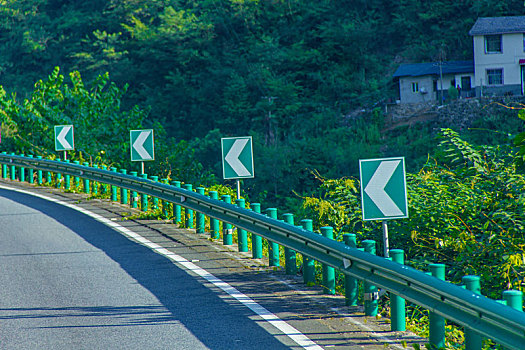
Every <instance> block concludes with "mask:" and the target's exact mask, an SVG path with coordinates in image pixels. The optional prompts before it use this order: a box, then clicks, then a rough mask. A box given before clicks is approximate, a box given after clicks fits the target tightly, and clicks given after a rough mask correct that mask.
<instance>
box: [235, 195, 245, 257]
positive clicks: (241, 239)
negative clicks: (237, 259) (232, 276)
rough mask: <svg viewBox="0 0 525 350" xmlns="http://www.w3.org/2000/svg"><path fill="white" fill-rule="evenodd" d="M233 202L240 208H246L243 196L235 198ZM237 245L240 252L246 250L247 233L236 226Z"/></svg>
mask: <svg viewBox="0 0 525 350" xmlns="http://www.w3.org/2000/svg"><path fill="white" fill-rule="evenodd" d="M235 204H237V206H239V207H241V208H246V201H245V200H244V198H239V199H236V200H235ZM237 246H238V247H239V251H240V252H247V251H248V233H247V232H246V230H243V229H241V228H237Z"/></svg>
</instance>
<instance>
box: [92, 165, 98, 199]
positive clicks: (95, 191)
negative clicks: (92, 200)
mask: <svg viewBox="0 0 525 350" xmlns="http://www.w3.org/2000/svg"><path fill="white" fill-rule="evenodd" d="M92 167H93V168H94V169H98V164H93V166H92ZM99 185H100V184H99V183H98V182H96V181H93V182H91V193H92V194H93V195H95V196H96V195H97V194H98V186H99Z"/></svg>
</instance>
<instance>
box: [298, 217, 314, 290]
mask: <svg viewBox="0 0 525 350" xmlns="http://www.w3.org/2000/svg"><path fill="white" fill-rule="evenodd" d="M301 224H302V226H303V228H304V229H305V230H307V231H313V230H314V227H313V221H312V220H311V219H303V220H301ZM303 281H304V284H306V285H307V286H313V285H315V260H314V259H312V258H310V257H307V256H306V255H304V254H303Z"/></svg>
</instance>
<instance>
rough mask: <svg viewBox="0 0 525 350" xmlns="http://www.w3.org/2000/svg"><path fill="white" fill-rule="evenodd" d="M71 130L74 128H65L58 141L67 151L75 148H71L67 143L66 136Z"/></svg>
mask: <svg viewBox="0 0 525 350" xmlns="http://www.w3.org/2000/svg"><path fill="white" fill-rule="evenodd" d="M71 128H72V126H64V127H63V128H62V130H61V131H60V133H59V134H58V136H57V141H58V142H60V144H61V145H62V146H63V148H66V149H69V148H73V146H71V145H70V144H69V142H67V140H66V135H67V134H68V133H69V131H70V130H71Z"/></svg>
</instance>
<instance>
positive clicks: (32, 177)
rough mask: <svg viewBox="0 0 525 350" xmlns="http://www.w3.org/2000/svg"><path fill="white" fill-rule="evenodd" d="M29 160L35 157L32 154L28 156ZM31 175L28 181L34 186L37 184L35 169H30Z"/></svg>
mask: <svg viewBox="0 0 525 350" xmlns="http://www.w3.org/2000/svg"><path fill="white" fill-rule="evenodd" d="M28 157H29V158H33V155H32V154H30V155H28ZM28 170H29V174H28V181H29V183H30V184H34V183H35V169H33V168H29V169H28Z"/></svg>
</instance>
